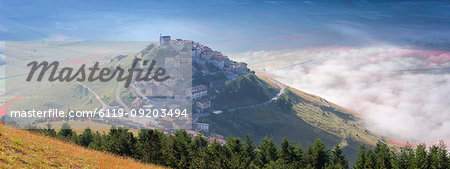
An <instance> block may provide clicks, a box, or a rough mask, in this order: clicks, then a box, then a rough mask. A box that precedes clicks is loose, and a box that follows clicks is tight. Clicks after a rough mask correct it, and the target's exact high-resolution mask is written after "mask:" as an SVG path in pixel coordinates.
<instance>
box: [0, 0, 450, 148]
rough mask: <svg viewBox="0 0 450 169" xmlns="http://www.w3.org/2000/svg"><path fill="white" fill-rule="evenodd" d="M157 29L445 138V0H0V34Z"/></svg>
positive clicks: (402, 130)
mask: <svg viewBox="0 0 450 169" xmlns="http://www.w3.org/2000/svg"><path fill="white" fill-rule="evenodd" d="M160 33H161V34H163V35H171V36H172V37H174V38H181V39H189V40H194V41H198V42H201V43H203V44H206V45H208V46H210V47H212V48H214V49H216V50H219V51H222V52H224V53H225V54H227V55H230V57H232V58H234V59H241V60H247V61H248V62H250V66H253V67H257V68H259V70H262V67H261V65H263V66H266V67H267V69H266V71H269V72H270V73H273V74H276V75H279V77H280V78H281V79H282V80H283V82H285V83H287V84H288V85H292V86H294V87H296V88H299V89H301V90H305V91H306V92H310V93H313V94H317V95H319V96H321V97H324V98H325V99H329V100H331V101H333V102H336V103H338V104H340V105H343V106H345V107H347V108H350V109H352V110H354V111H357V112H359V113H362V114H363V117H364V120H365V122H366V124H367V125H368V127H369V129H371V131H374V132H377V133H380V134H382V135H385V136H388V137H391V138H396V139H402V140H414V141H429V140H433V141H434V140H437V139H447V140H449V141H450V130H449V128H450V110H449V109H448V106H449V105H450V101H449V100H450V77H449V72H450V71H449V70H448V69H449V67H450V55H449V51H450V3H449V1H395V2H390V1H350V0H335V1H312V0H311V1H251V0H248V1H229V0H228V1H219V0H212V1H211V0H204V1H184V0H180V1H162V2H160V1H157V2H149V1H132V2H129V1H119V0H114V1H95V2H91V1H70V0H65V1H53V0H51V1H50V0H49V1H39V2H37V1H33V0H29V1H5V0H2V1H1V2H0V41H17V40H31V41H36V40H55V41H61V40H89V41H155V40H158V36H159V34H160ZM0 55H1V53H0ZM278 63H279V64H278ZM258 66H259V67H258ZM415 69H421V70H419V71H413V72H411V71H410V70H415ZM422 69H426V70H422ZM435 69H439V70H438V71H437V72H436V71H434V70H435Z"/></svg>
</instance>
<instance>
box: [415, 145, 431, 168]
mask: <svg viewBox="0 0 450 169" xmlns="http://www.w3.org/2000/svg"><path fill="white" fill-rule="evenodd" d="M428 166H429V165H428V155H427V150H426V145H425V144H419V145H418V146H417V148H416V154H415V158H414V168H428Z"/></svg>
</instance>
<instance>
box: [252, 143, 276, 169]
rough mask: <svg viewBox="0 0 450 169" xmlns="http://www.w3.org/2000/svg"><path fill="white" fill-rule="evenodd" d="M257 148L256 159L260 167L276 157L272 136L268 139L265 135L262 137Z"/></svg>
mask: <svg viewBox="0 0 450 169" xmlns="http://www.w3.org/2000/svg"><path fill="white" fill-rule="evenodd" d="M258 149H259V152H258V155H257V157H258V159H257V161H258V165H259V166H260V167H261V168H262V167H264V165H266V164H269V162H270V161H276V160H277V159H278V155H277V146H276V144H275V143H274V142H273V140H272V138H270V139H269V138H267V137H265V138H264V139H262V140H261V144H260V145H259V146H258Z"/></svg>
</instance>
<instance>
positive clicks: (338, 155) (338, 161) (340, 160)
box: [332, 144, 348, 168]
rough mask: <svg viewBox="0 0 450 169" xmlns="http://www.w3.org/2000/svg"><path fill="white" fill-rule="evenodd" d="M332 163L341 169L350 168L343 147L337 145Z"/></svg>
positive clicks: (333, 152)
mask: <svg viewBox="0 0 450 169" xmlns="http://www.w3.org/2000/svg"><path fill="white" fill-rule="evenodd" d="M332 161H333V164H334V165H335V166H339V167H341V168H348V160H347V159H345V155H344V154H343V153H342V149H341V146H339V144H338V145H336V146H334V148H333V151H332Z"/></svg>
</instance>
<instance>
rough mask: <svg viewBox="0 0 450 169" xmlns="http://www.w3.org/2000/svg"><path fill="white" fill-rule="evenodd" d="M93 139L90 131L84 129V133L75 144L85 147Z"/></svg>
mask: <svg viewBox="0 0 450 169" xmlns="http://www.w3.org/2000/svg"><path fill="white" fill-rule="evenodd" d="M93 137H94V136H93V134H92V131H91V129H89V128H86V129H84V132H83V133H82V134H80V136H79V137H78V141H77V144H79V145H82V146H85V147H87V146H89V144H91V142H92V140H93Z"/></svg>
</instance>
